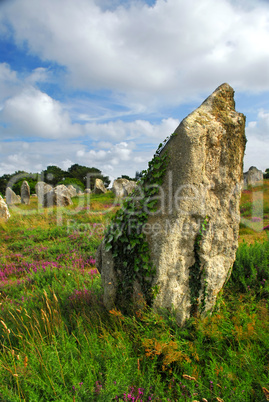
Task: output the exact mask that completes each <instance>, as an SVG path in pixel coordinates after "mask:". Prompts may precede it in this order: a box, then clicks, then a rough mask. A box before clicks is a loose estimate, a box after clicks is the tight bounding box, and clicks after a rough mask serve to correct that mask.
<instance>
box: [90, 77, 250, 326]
mask: <svg viewBox="0 0 269 402" xmlns="http://www.w3.org/2000/svg"><path fill="white" fill-rule="evenodd" d="M233 95H234V91H233V89H232V88H231V87H230V86H229V85H228V84H223V85H221V86H220V87H219V88H217V89H216V91H215V92H214V93H213V94H212V95H211V96H209V97H208V98H207V99H206V100H205V101H204V103H203V104H202V105H201V106H200V107H199V108H198V109H196V110H195V111H194V112H192V113H191V114H190V115H189V116H187V117H186V118H185V119H184V120H183V121H182V122H181V124H180V125H179V127H178V128H177V129H176V131H175V133H174V134H173V135H172V136H171V137H170V139H169V141H168V142H167V143H166V145H165V147H164V148H163V150H161V152H160V157H161V158H163V157H165V155H166V157H165V160H166V161H167V166H166V168H165V170H164V176H163V179H162V184H161V186H160V188H159V199H158V204H157V207H156V210H155V211H154V210H150V212H149V210H148V208H147V205H148V204H145V206H144V212H145V213H146V214H147V215H146V216H147V218H146V222H145V224H144V225H143V227H142V228H140V229H139V225H138V224H137V225H136V226H135V225H134V220H135V219H137V222H139V219H138V218H135V216H136V215H134V216H133V217H132V216H129V222H128V223H132V224H131V225H130V231H129V234H127V232H126V230H127V229H126V230H125V229H124V230H125V233H123V234H121V233H122V230H123V229H121V227H120V231H119V229H117V230H118V232H117V236H114V237H113V242H112V243H110V242H111V238H109V237H107V236H106V238H105V241H103V243H102V244H101V246H100V247H99V249H98V251H97V256H96V257H97V268H98V270H99V271H100V272H101V276H102V282H103V287H104V304H105V305H106V307H107V308H108V309H111V308H112V307H113V306H115V305H116V306H118V307H119V308H121V306H123V305H124V303H126V304H127V305H130V304H131V303H135V302H136V300H138V299H139V297H140V298H141V295H142V298H144V300H148V294H150V293H148V291H149V289H151V292H152V295H153V294H154V293H155V294H154V296H155V297H152V298H151V304H152V306H153V308H156V309H158V308H166V309H168V310H170V311H172V310H175V312H176V316H177V321H178V323H179V324H180V325H183V324H184V323H185V322H186V320H187V319H188V318H189V317H190V316H192V315H194V316H199V315H201V314H205V313H206V312H207V311H211V310H212V308H213V307H214V305H215V302H216V298H217V295H218V293H219V291H220V290H221V289H222V287H223V285H224V284H225V281H226V280H227V279H228V278H229V275H230V273H231V268H232V265H233V263H234V260H235V256H236V250H237V247H238V233H239V222H240V212H239V203H240V196H241V183H242V179H243V156H244V150H245V143H246V138H245V133H244V128H245V116H244V115H243V114H241V113H237V112H236V111H235V103H234V98H233ZM158 164H159V160H155V161H152V162H151V164H149V170H148V172H149V173H148V174H149V175H151V176H152V173H151V170H150V169H153V174H155V175H156V177H158ZM155 165H156V166H157V167H156V168H155V171H154V166H155ZM147 177H150V176H147ZM144 186H145V191H147V190H146V185H145V184H144ZM133 199H134V201H133V204H131V203H129V204H128V205H129V208H130V206H131V207H132V205H133V206H134V208H133V210H134V211H136V208H135V206H137V205H141V204H138V201H137V199H136V198H135V196H134V197H133ZM155 199H156V196H155ZM147 202H148V201H147ZM125 210H126V206H125ZM122 211H123V210H121V212H122ZM119 212H120V211H119ZM124 213H125V212H124V211H123V212H122V214H124ZM117 216H119V218H118V219H119V220H120V221H121V222H122V225H124V224H125V223H124V222H125V220H124V215H123V218H121V215H120V214H118V215H116V217H117ZM116 217H115V218H114V224H115V226H117V225H116V224H117V221H116ZM127 218H128V216H127ZM132 219H133V221H132ZM112 224H113V222H112ZM111 227H112V226H111ZM122 227H124V228H125V227H127V226H126V224H125V226H122ZM132 228H133V229H132ZM111 231H112V229H111ZM111 233H112V234H113V231H112V232H111ZM143 234H144V238H143V242H144V244H143V243H142V245H141V247H140V249H141V250H143V247H144V250H145V252H144V253H143V255H132V254H131V251H132V249H134V247H136V241H139V236H140V237H141V236H142V235H143ZM126 241H127V242H128V241H129V242H130V243H129V250H130V252H129V257H128V252H126V251H125V254H124V255H125V257H124V258H127V261H126V262H125V260H124V261H121V259H123V255H121V253H120V255H119V257H118V258H117V257H113V256H112V252H114V250H115V249H117V250H123V248H121V247H122V246H121V245H122V244H126ZM111 245H112V249H110V246H111ZM126 249H127V251H128V246H127V247H126ZM114 256H115V254H114ZM126 256H127V257H126ZM147 258H149V259H150V261H151V263H152V266H153V267H155V272H154V270H152V271H147V272H150V276H148V275H145V274H144V273H143V272H144V271H143V270H144V269H145V267H146V266H147V265H146V264H147ZM137 259H138V261H139V264H140V265H139V264H137V261H136V260H137ZM140 261H141V263H140ZM125 272H127V273H128V278H131V282H130V283H131V285H130V284H129V289H128V294H126V296H125V299H124V300H123V299H122V296H121V295H122V293H123V292H124V286H125V285H124V283H123V279H122V278H123V276H124V275H123V274H124V273H125ZM128 278H127V279H128ZM153 290H154V291H153Z"/></svg>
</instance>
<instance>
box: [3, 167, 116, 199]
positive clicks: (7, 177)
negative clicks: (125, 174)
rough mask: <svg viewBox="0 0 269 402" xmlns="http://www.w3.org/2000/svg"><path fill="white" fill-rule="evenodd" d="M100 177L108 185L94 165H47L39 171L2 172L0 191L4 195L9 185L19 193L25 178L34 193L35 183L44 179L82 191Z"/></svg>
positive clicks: (105, 177) (92, 186)
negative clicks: (63, 167)
mask: <svg viewBox="0 0 269 402" xmlns="http://www.w3.org/2000/svg"><path fill="white" fill-rule="evenodd" d="M96 179H101V180H103V182H104V185H105V187H108V186H109V184H110V180H109V177H108V176H104V175H103V174H102V172H101V170H99V169H97V168H95V167H87V166H81V165H79V164H78V163H76V164H74V165H72V166H71V167H70V168H68V169H67V171H66V170H62V169H61V168H59V167H58V166H54V165H52V166H48V167H47V168H46V169H45V170H42V172H41V173H28V172H25V171H21V170H19V171H16V172H15V173H12V174H4V175H3V176H1V177H0V193H1V194H2V196H4V195H5V192H6V188H7V187H11V188H12V190H13V191H14V192H15V193H16V194H18V195H19V194H20V191H21V185H22V182H23V181H24V180H26V181H27V182H28V184H29V186H30V191H31V194H34V193H35V185H36V183H37V182H38V181H44V182H45V183H47V184H50V185H52V186H57V185H60V184H64V185H65V186H68V185H69V184H72V185H73V186H74V187H75V188H76V189H77V190H81V191H84V190H85V188H90V189H91V190H92V189H93V188H94V184H95V180H96Z"/></svg>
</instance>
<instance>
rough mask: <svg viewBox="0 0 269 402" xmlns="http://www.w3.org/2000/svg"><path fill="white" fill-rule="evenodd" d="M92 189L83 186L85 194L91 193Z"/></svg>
mask: <svg viewBox="0 0 269 402" xmlns="http://www.w3.org/2000/svg"><path fill="white" fill-rule="evenodd" d="M91 192H92V190H91V189H90V188H85V191H84V193H85V194H91Z"/></svg>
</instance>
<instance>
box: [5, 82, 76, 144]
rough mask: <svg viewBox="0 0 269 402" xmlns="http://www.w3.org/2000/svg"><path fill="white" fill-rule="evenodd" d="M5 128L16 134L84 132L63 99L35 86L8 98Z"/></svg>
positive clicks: (62, 134)
mask: <svg viewBox="0 0 269 402" xmlns="http://www.w3.org/2000/svg"><path fill="white" fill-rule="evenodd" d="M1 120H2V121H3V122H4V123H5V124H6V125H7V126H8V128H7V129H6V130H5V131H6V132H7V133H9V134H13V135H15V136H27V137H32V136H34V137H43V138H61V137H64V138H66V137H71V136H72V137H73V136H78V135H81V134H82V133H81V127H80V126H79V125H78V124H72V122H71V120H70V117H69V115H68V113H67V112H66V111H65V110H64V109H63V108H62V105H61V104H60V102H57V101H56V100H54V99H52V98H51V97H50V96H49V95H47V94H46V93H43V92H41V91H40V90H38V89H36V88H34V87H27V88H25V89H23V90H22V91H21V92H19V93H18V94H16V95H15V96H13V97H10V98H9V99H7V100H6V102H5V104H4V107H3V109H2V111H1V112H0V121H1Z"/></svg>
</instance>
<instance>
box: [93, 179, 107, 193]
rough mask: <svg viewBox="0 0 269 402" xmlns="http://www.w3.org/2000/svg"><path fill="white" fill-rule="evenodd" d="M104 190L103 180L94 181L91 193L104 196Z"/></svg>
mask: <svg viewBox="0 0 269 402" xmlns="http://www.w3.org/2000/svg"><path fill="white" fill-rule="evenodd" d="M106 191H107V190H106V188H105V185H104V182H103V180H101V179H96V180H95V185H94V189H93V193H94V194H104V193H106Z"/></svg>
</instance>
